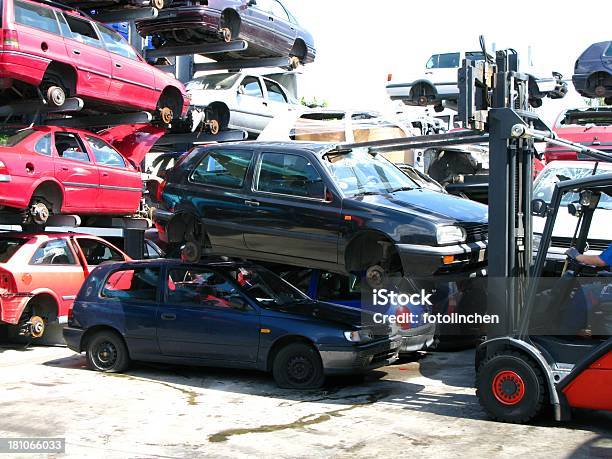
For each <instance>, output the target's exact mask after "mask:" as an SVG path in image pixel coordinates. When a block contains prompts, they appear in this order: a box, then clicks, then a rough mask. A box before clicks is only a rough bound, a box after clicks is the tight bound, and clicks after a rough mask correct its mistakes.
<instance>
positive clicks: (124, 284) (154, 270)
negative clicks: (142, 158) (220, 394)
mask: <svg viewBox="0 0 612 459" xmlns="http://www.w3.org/2000/svg"><path fill="white" fill-rule="evenodd" d="M364 324H365V325H364ZM368 324H369V325H368ZM394 330H395V329H394V328H393V327H392V326H389V325H376V324H374V322H373V321H369V320H368V317H367V313H364V312H362V311H360V310H358V309H354V308H349V307H344V306H339V305H333V304H329V303H323V302H318V301H315V300H313V299H311V298H309V297H308V296H306V295H304V294H302V293H301V292H300V291H299V290H297V289H296V288H294V287H293V286H291V285H290V284H288V283H287V282H285V281H283V280H282V279H281V278H280V277H278V276H277V275H275V274H273V273H272V272H270V271H268V270H266V269H264V268H261V267H257V266H255V265H251V264H247V263H235V262H212V261H211V262H201V263H197V264H185V263H181V262H180V261H176V260H156V261H146V262H128V263H116V264H108V265H102V266H100V267H98V268H97V269H96V270H94V271H93V272H92V274H91V275H90V276H89V278H88V279H87V281H86V282H85V284H84V285H83V287H82V289H81V291H80V292H79V295H78V297H77V299H76V301H75V303H74V308H73V310H72V313H71V315H70V318H69V321H68V327H67V328H65V329H64V338H65V340H66V343H67V345H68V347H69V348H70V349H72V350H74V351H76V352H79V353H81V352H83V351H84V352H85V353H86V356H87V364H88V366H89V368H91V369H93V370H97V371H102V372H123V371H125V370H126V369H127V368H128V367H129V364H130V361H132V360H138V361H151V362H164V363H175V364H187V365H202V366H215V367H230V368H248V369H258V370H262V371H269V372H272V374H273V375H274V379H275V380H276V382H277V384H278V385H279V386H280V387H285V388H294V389H306V388H316V387H320V386H321V385H322V384H323V382H324V379H325V376H326V375H331V374H355V373H362V372H366V371H369V370H372V369H375V368H378V367H382V366H385V365H387V364H390V363H392V362H394V361H395V360H396V359H397V358H398V351H399V347H400V342H401V337H400V336H398V335H397V334H396V333H395V331H394Z"/></svg>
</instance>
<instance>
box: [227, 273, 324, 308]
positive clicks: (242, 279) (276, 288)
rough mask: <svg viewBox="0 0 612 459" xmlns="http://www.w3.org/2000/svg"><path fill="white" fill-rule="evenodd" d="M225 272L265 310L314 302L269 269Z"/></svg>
mask: <svg viewBox="0 0 612 459" xmlns="http://www.w3.org/2000/svg"><path fill="white" fill-rule="evenodd" d="M224 272H225V274H226V275H228V276H229V277H231V278H232V279H234V281H235V282H236V283H237V284H238V286H239V287H240V289H241V290H242V291H243V292H244V293H246V294H247V295H248V296H249V297H251V298H252V299H253V300H255V301H257V303H258V304H259V305H261V306H262V307H264V308H268V309H279V308H286V307H290V306H291V305H292V304H296V303H304V302H307V301H312V300H311V299H310V298H308V297H307V296H306V295H304V294H303V293H302V292H300V291H299V290H298V289H296V288H295V287H293V286H292V285H290V284H289V283H287V282H285V281H284V280H283V279H281V278H280V277H279V276H277V275H276V274H274V273H272V272H270V271H268V270H267V269H263V268H252V267H240V268H233V269H227V270H225V271H224Z"/></svg>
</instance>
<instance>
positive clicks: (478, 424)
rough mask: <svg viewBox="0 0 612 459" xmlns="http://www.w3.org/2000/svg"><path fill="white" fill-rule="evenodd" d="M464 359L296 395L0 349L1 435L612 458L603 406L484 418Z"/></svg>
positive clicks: (338, 451)
mask: <svg viewBox="0 0 612 459" xmlns="http://www.w3.org/2000/svg"><path fill="white" fill-rule="evenodd" d="M472 361H473V351H463V352H458V353H434V354H428V355H424V356H421V357H419V358H416V359H414V360H409V361H403V362H400V363H398V364H396V365H393V366H391V367H387V368H384V369H382V370H380V371H377V372H374V373H372V374H370V375H368V376H367V377H365V378H357V379H354V378H341V379H333V380H331V381H330V382H329V383H328V385H327V386H326V387H325V388H324V389H323V390H320V391H310V392H298V391H291V390H282V389H278V388H277V387H276V386H275V384H274V382H273V380H272V379H271V377H269V376H268V375H266V374H261V373H257V372H250V371H230V370H214V369H207V368H191V367H176V366H157V365H153V366H152V365H144V364H141V365H136V366H135V367H134V368H132V369H131V370H130V371H129V372H128V373H127V374H125V375H106V374H100V373H95V372H92V371H89V370H87V369H86V368H85V358H84V356H82V355H76V354H74V353H72V352H71V351H70V350H68V349H66V348H63V347H36V348H27V349H23V348H19V347H15V346H13V347H10V346H1V347H0V389H1V390H0V438H6V437H65V438H66V442H67V444H66V455H67V456H69V457H78V458H83V457H105V458H115V457H117V458H143V457H147V458H153V457H162V458H170V457H171V458H183V457H184V458H193V457H202V456H207V457H221V456H223V457H249V456H256V457H277V458H284V457H311V456H316V457H351V458H354V457H407V456H412V457H434V458H445V457H487V458H488V457H509V458H510V457H511V458H516V457H530V458H539V457H542V458H543V457H546V458H556V457H568V458H575V457H592V458H610V457H612V416H610V415H608V414H604V413H587V412H580V413H577V414H576V416H575V419H574V420H573V421H572V422H570V423H565V424H557V423H555V422H553V421H540V422H539V423H537V424H535V425H528V426H519V425H508V424H501V423H495V422H491V421H489V420H487V419H486V416H485V415H484V413H483V412H482V410H481V409H480V407H479V405H478V401H477V399H476V397H475V395H474V389H473V388H472V381H473V378H474V375H473V369H472ZM1 456H2V455H0V457H1ZM23 457H33V456H32V455H27V456H23ZM62 457H63V456H62Z"/></svg>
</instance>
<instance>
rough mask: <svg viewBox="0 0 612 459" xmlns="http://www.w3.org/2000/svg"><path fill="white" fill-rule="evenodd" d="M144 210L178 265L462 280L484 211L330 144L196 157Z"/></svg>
mask: <svg viewBox="0 0 612 459" xmlns="http://www.w3.org/2000/svg"><path fill="white" fill-rule="evenodd" d="M161 201H162V202H161V206H160V208H159V209H157V210H156V211H155V212H154V220H155V222H156V226H157V228H158V230H159V235H160V239H161V240H163V241H166V242H169V243H170V245H184V251H183V256H184V257H185V259H187V260H197V259H199V258H200V256H201V255H202V253H209V254H215V255H223V256H232V257H239V258H245V259H251V260H258V261H267V262H272V263H282V264H289V265H294V266H303V267H306V268H316V269H321V270H325V271H332V272H337V273H344V274H350V273H356V274H358V275H361V276H363V275H365V276H366V279H367V282H368V284H369V285H370V286H372V287H375V286H378V285H381V284H382V283H383V281H384V279H386V278H387V276H388V275H389V274H393V275H395V274H398V273H399V274H403V275H405V276H410V277H412V278H417V277H423V278H425V277H430V276H433V275H438V274H447V273H454V274H458V273H465V274H470V273H472V272H475V271H480V269H481V268H482V267H483V266H485V265H486V241H487V235H488V233H487V231H488V224H487V207H486V206H484V205H482V204H479V203H476V202H472V201H469V200H467V199H462V198H459V197H456V196H451V195H447V194H443V193H439V192H435V191H431V190H428V189H425V188H421V187H420V186H419V185H418V184H417V183H415V182H414V181H412V180H411V179H410V178H409V177H408V176H406V175H405V174H404V173H402V172H401V171H400V170H399V169H398V168H397V167H395V166H394V165H393V164H392V163H390V162H389V161H387V160H386V159H384V158H383V156H382V155H377V154H373V153H370V152H369V150H368V149H364V148H357V149H345V148H343V147H342V146H337V145H335V144H328V143H305V142H287V143H283V142H241V143H235V144H223V145H215V146H207V147H196V148H194V149H193V150H192V151H191V153H190V154H189V156H188V157H186V158H185V159H183V161H181V163H180V164H179V165H178V166H177V167H175V168H174V169H172V170H171V171H169V172H168V174H167V176H166V181H165V182H164V184H163V190H162V192H161Z"/></svg>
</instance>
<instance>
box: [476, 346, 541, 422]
mask: <svg viewBox="0 0 612 459" xmlns="http://www.w3.org/2000/svg"><path fill="white" fill-rule="evenodd" d="M546 394H547V389H546V384H545V381H544V376H543V374H542V370H541V369H540V368H539V367H538V366H537V365H536V364H535V363H534V362H533V361H532V359H530V358H529V357H526V356H525V355H523V354H521V353H519V352H512V351H506V352H500V353H498V354H494V355H492V356H491V357H489V358H488V359H486V360H485V361H484V362H483V363H482V364H481V365H480V368H479V369H478V372H477V373H476V396H477V397H478V400H479V402H480V404H481V406H482V407H483V408H484V409H485V411H486V412H487V413H488V414H489V415H490V416H491V417H492V418H493V419H494V420H496V421H501V422H509V423H515V424H523V423H527V422H529V421H531V420H532V419H533V418H535V417H536V416H538V415H539V414H540V412H541V411H542V407H543V405H544V400H545V397H546Z"/></svg>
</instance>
